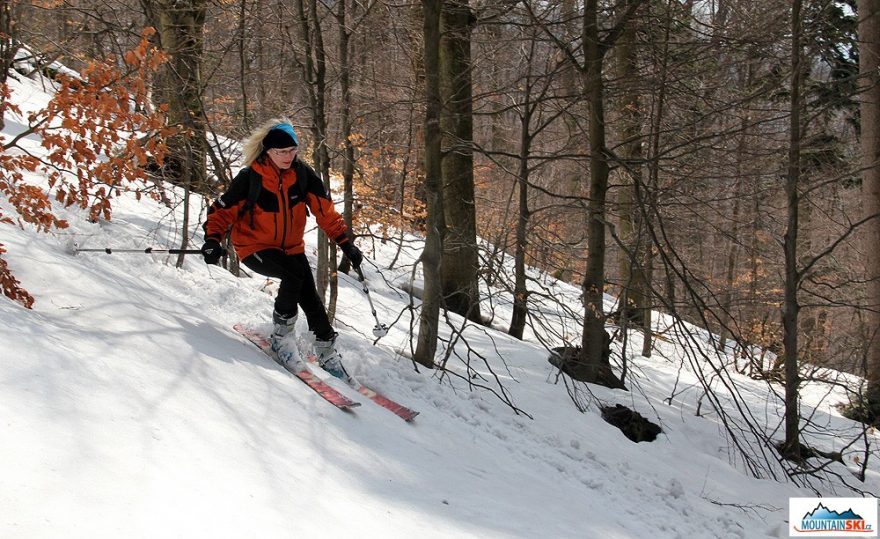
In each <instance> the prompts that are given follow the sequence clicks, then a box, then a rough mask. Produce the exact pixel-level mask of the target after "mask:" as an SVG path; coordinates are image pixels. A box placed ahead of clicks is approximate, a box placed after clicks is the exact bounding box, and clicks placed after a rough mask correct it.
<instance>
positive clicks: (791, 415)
mask: <svg viewBox="0 0 880 539" xmlns="http://www.w3.org/2000/svg"><path fill="white" fill-rule="evenodd" d="M790 120H791V128H790V139H789V149H788V175H787V177H786V180H785V197H786V200H787V207H788V208H787V215H788V220H787V226H786V231H785V238H784V242H783V249H784V251H785V299H784V303H783V307H782V328H783V336H782V345H783V353H784V355H785V442H784V444H783V446H782V450H781V452H782V455H783V456H784V457H785V458H788V459H792V460H799V459H800V441H799V433H798V431H799V423H800V411H799V410H798V390H799V387H798V386H799V385H800V380H799V377H798V311H799V310H800V304H799V303H798V297H797V293H798V287H799V284H800V283H799V281H800V275H799V272H798V267H797V265H798V259H797V238H798V206H799V194H798V182H799V180H800V145H801V0H794V1H793V2H792V9H791V118H790Z"/></svg>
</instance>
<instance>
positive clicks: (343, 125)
mask: <svg viewBox="0 0 880 539" xmlns="http://www.w3.org/2000/svg"><path fill="white" fill-rule="evenodd" d="M346 1H347V0H339V4H338V6H337V12H336V23H337V24H338V25H339V91H340V93H341V98H342V99H341V100H342V110H340V111H339V124H340V125H339V128H340V130H341V133H340V136H341V138H342V145H343V152H342V185H343V195H342V196H343V210H342V217H343V219H345V224H346V225H348V237H349V239H350V240H354V216H353V205H354V144H352V142H351V59H350V55H349V45H348V43H349V41H350V38H351V33H350V30H349V29H348V24H347V22H346V19H347V13H346ZM349 266H350V262H349V260H348V258H343V260H342V263H341V264H340V265H339V270H340V271H342V272H345V273H348V271H349Z"/></svg>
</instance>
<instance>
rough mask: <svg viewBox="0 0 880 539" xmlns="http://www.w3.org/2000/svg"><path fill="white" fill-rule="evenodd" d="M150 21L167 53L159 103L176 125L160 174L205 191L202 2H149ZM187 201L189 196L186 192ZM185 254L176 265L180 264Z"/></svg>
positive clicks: (185, 238)
mask: <svg viewBox="0 0 880 539" xmlns="http://www.w3.org/2000/svg"><path fill="white" fill-rule="evenodd" d="M144 7H145V8H146V11H147V16H148V19H149V20H151V21H152V22H153V24H154V26H155V27H156V29H157V30H158V39H159V44H160V46H161V48H162V49H164V50H165V52H167V53H168V55H169V61H168V62H167V63H166V64H165V65H164V66H163V68H162V71H161V72H160V74H159V76H158V77H157V79H158V81H157V85H156V90H157V94H158V96H157V97H158V98H159V101H160V102H164V103H168V123H169V124H170V125H173V126H176V127H178V128H179V129H180V131H179V133H178V134H176V135H174V136H173V137H171V138H169V140H168V153H167V156H166V159H165V166H164V169H163V172H164V174H165V176H166V179H168V180H169V181H171V182H174V183H177V184H179V185H181V186H182V187H183V188H184V189H185V190H187V191H190V190H195V191H196V192H199V193H204V192H206V190H207V167H206V163H205V159H206V156H207V140H206V138H205V111H204V107H203V104H202V81H201V67H202V56H203V48H204V47H203V46H204V42H203V39H204V26H205V12H206V2H205V0H181V1H179V2H178V1H172V0H148V1H147V2H146V3H145V4H144ZM187 199H188V194H187ZM188 212H189V208H188V206H187V207H186V208H184V226H185V227H187V228H184V229H183V231H182V233H181V236H182V242H181V246H180V247H181V249H186V248H187V247H188V245H187V243H188V242H189V230H188V225H189V215H188ZM183 259H184V258H183V255H182V254H181V255H180V256H178V259H177V266H178V267H180V266H182V265H183Z"/></svg>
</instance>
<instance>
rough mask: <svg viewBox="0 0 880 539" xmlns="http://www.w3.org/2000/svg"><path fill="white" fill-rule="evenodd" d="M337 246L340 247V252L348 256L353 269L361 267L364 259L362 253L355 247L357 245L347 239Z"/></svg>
mask: <svg viewBox="0 0 880 539" xmlns="http://www.w3.org/2000/svg"><path fill="white" fill-rule="evenodd" d="M339 248H340V249H342V252H343V253H345V256H347V257H348V260H349V262H351V265H352V266H354V267H355V269H357V268H359V267H361V262H363V261H364V254H363V253H362V252H361V250H360V249H358V248H357V245H355V244H354V243H352V242H351V241H347V242H345V243H343V244H342V245H340V246H339Z"/></svg>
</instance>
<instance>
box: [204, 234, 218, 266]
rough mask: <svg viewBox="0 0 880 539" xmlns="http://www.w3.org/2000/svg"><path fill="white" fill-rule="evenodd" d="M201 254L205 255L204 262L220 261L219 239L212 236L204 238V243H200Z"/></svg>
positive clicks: (214, 262) (213, 262)
mask: <svg viewBox="0 0 880 539" xmlns="http://www.w3.org/2000/svg"><path fill="white" fill-rule="evenodd" d="M202 256H203V257H205V264H216V263H217V262H220V257H221V256H223V247H222V246H221V245H220V242H219V241H217V240H215V239H214V238H208V239H207V240H205V244H204V245H202Z"/></svg>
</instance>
